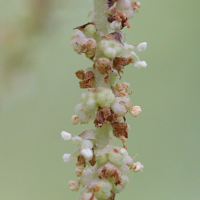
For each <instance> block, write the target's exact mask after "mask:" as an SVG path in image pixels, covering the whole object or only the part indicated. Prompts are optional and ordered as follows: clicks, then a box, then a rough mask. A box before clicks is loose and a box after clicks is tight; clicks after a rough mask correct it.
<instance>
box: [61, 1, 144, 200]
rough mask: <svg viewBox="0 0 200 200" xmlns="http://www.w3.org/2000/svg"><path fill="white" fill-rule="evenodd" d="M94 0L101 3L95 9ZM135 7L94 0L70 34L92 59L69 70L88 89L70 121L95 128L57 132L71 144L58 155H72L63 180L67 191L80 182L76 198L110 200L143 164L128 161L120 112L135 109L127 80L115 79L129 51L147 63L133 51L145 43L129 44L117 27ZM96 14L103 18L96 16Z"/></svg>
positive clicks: (130, 58) (79, 49)
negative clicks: (70, 170)
mask: <svg viewBox="0 0 200 200" xmlns="http://www.w3.org/2000/svg"><path fill="white" fill-rule="evenodd" d="M95 2H96V3H95ZM100 3H102V4H103V3H104V4H105V5H102V8H101V4H100ZM99 5H100V6H99ZM140 6H141V4H140V3H139V2H136V1H131V0H98V2H97V0H95V1H94V9H93V11H92V12H91V13H92V14H93V21H92V22H89V23H87V24H84V25H82V26H78V27H76V28H75V29H77V31H76V32H75V33H74V34H73V36H72V39H71V45H72V47H73V49H74V50H75V51H76V52H77V53H78V54H82V53H84V54H85V56H86V57H87V58H89V59H90V60H91V61H92V62H93V66H92V67H88V68H86V69H84V70H83V69H80V70H78V71H77V72H76V73H75V74H76V76H77V78H78V79H80V82H79V85H80V88H83V89H84V88H88V90H87V91H86V92H84V93H82V94H81V97H80V101H81V103H79V104H78V105H76V107H75V114H76V115H73V116H72V119H71V122H72V124H74V125H75V124H78V123H80V124H87V123H88V122H89V121H93V122H94V126H95V128H94V129H89V130H85V131H84V132H82V133H81V134H79V135H78V136H74V137H72V136H71V134H70V133H68V132H65V131H63V132H62V133H61V136H62V138H63V139H64V140H71V141H72V142H73V143H74V144H75V145H76V150H75V151H74V153H72V154H67V153H66V154H64V155H63V160H64V161H65V162H69V161H70V160H71V159H72V158H77V162H76V166H77V168H76V169H75V173H76V175H77V181H69V185H70V189H71V190H72V191H78V190H79V187H80V186H82V194H81V197H80V200H103V199H104V200H114V198H115V195H116V194H117V193H120V192H121V191H122V190H123V189H124V188H125V185H126V184H127V183H128V182H129V178H128V176H127V174H128V172H129V171H130V170H131V169H132V170H133V171H134V172H141V171H142V170H143V165H142V164H141V163H140V162H134V157H133V158H131V157H130V156H129V155H128V152H127V146H125V142H126V140H127V138H128V132H129V130H130V126H129V125H128V124H127V123H126V118H125V114H126V113H128V112H129V113H130V114H131V116H133V117H136V116H137V115H138V114H140V113H141V108H140V106H135V105H133V104H132V103H131V100H130V98H129V96H130V95H131V93H130V92H129V91H128V90H129V88H130V84H129V83H126V82H123V83H119V82H117V83H116V81H117V79H121V75H122V73H123V70H124V67H125V66H126V65H128V64H130V63H134V61H135V60H134V58H133V56H134V57H135V58H136V59H137V61H136V62H135V67H137V68H138V69H140V68H146V67H147V64H146V62H145V61H141V60H140V59H139V57H138V56H137V54H136V51H144V50H145V49H146V48H147V43H146V42H143V43H140V44H139V45H137V46H133V45H129V44H127V43H126V42H125V34H124V33H123V31H122V29H123V28H124V27H127V28H130V23H129V22H128V20H129V19H130V18H131V17H133V15H134V13H137V12H138V9H139V8H140ZM101 9H103V10H101ZM98 13H102V15H103V16H102V18H103V19H107V20H106V21H103V20H102V19H101V17H100V18H99V19H98V17H97V15H98ZM100 16H101V15H100ZM101 20H102V21H101ZM110 132H112V133H113V135H114V136H115V137H117V138H119V139H120V140H121V141H122V147H118V146H113V145H111V141H112V138H111V137H110Z"/></svg>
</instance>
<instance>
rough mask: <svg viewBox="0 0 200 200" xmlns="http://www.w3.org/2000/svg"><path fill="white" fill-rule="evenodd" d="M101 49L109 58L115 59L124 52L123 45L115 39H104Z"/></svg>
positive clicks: (100, 44)
mask: <svg viewBox="0 0 200 200" xmlns="http://www.w3.org/2000/svg"><path fill="white" fill-rule="evenodd" d="M99 48H100V50H101V51H102V52H103V54H104V55H105V56H106V57H107V58H115V57H117V56H119V55H120V54H121V53H122V51H123V45H122V44H121V43H120V42H118V41H117V40H115V39H113V40H111V39H109V40H107V39H102V40H101V42H100V43H99Z"/></svg>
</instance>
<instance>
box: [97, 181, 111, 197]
mask: <svg viewBox="0 0 200 200" xmlns="http://www.w3.org/2000/svg"><path fill="white" fill-rule="evenodd" d="M97 188H98V190H97V192H95V193H94V196H95V197H96V198H101V199H108V198H109V197H110V196H111V190H112V184H111V183H110V182H109V181H107V180H100V181H98V182H97Z"/></svg>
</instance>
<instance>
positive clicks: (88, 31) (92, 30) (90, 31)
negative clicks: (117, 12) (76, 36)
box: [83, 24, 96, 38]
mask: <svg viewBox="0 0 200 200" xmlns="http://www.w3.org/2000/svg"><path fill="white" fill-rule="evenodd" d="M83 33H84V34H85V35H86V36H87V37H88V38H92V37H93V35H94V34H95V33H96V27H95V26H94V25H93V24H89V25H87V26H86V27H85V28H84V30H83Z"/></svg>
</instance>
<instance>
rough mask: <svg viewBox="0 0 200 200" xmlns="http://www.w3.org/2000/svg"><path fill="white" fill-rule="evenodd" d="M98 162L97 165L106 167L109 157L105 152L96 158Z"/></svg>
mask: <svg viewBox="0 0 200 200" xmlns="http://www.w3.org/2000/svg"><path fill="white" fill-rule="evenodd" d="M96 161H97V163H98V164H100V165H105V164H106V163H107V162H108V155H107V154H105V153H104V152H102V153H99V154H98V155H97V156H96Z"/></svg>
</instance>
